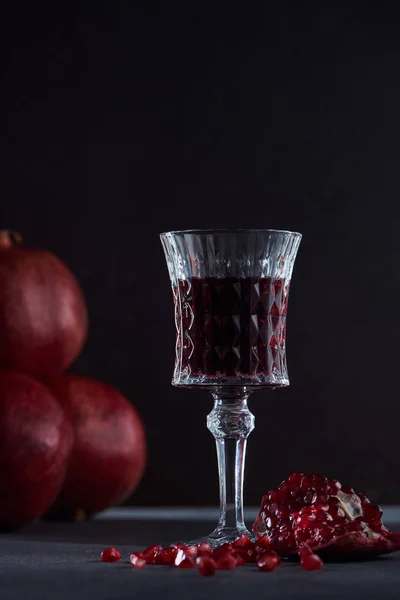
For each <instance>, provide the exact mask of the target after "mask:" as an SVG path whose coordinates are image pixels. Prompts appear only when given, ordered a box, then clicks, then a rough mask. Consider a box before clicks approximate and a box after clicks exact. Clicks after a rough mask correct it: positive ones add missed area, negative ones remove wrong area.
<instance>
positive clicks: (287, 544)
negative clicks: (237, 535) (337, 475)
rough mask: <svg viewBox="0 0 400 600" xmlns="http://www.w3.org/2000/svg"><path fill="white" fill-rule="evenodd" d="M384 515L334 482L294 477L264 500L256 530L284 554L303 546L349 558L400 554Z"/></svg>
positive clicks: (398, 537) (398, 542)
mask: <svg viewBox="0 0 400 600" xmlns="http://www.w3.org/2000/svg"><path fill="white" fill-rule="evenodd" d="M381 517H382V511H381V509H380V508H379V506H377V505H376V504H371V503H370V502H369V500H368V498H366V496H364V494H360V493H356V492H355V491H354V490H353V488H351V487H345V486H342V484H341V483H339V481H337V480H336V479H329V478H327V477H323V476H322V475H313V474H308V473H293V475H290V477H288V479H286V480H285V481H283V482H282V483H281V485H280V486H279V487H278V488H276V489H274V490H271V491H270V492H268V493H267V494H266V495H265V496H264V497H263V499H262V501H261V509H260V512H259V514H258V517H257V519H256V521H255V523H254V525H253V531H254V533H255V535H256V536H258V537H259V536H262V535H265V534H267V535H268V536H269V537H270V541H271V548H273V549H274V550H276V552H279V553H280V554H282V555H285V556H290V555H292V554H297V553H298V552H299V551H300V550H301V549H302V548H308V549H311V550H315V551H318V553H319V554H323V555H325V556H347V557H356V556H357V555H360V554H362V555H366V554H367V555H377V554H386V553H388V552H394V551H396V550H400V533H391V532H390V531H389V530H388V529H387V528H386V527H385V526H384V524H383V523H382V520H381Z"/></svg>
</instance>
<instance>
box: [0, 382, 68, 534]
mask: <svg viewBox="0 0 400 600" xmlns="http://www.w3.org/2000/svg"><path fill="white" fill-rule="evenodd" d="M72 440H73V432H72V428H71V425H70V423H69V420H68V419H67V417H66V415H65V413H64V411H63V409H62V408H61V406H60V404H59V402H58V401H57V400H56V399H55V398H54V396H53V395H52V394H51V393H50V391H49V390H48V389H47V388H46V387H45V386H44V385H42V384H41V383H38V382H37V381H35V380H33V379H31V378H30V377H27V376H26V375H22V374H20V373H13V372H1V373H0V529H2V530H12V529H15V528H18V527H20V526H22V525H26V524H28V523H30V522H31V521H34V520H35V519H37V518H39V517H40V516H42V515H43V514H44V513H45V512H46V511H47V509H48V508H49V506H50V505H51V504H52V503H53V502H54V500H55V498H56V496H57V494H58V493H59V491H60V489H61V485H62V483H63V480H64V476H65V472H66V466H67V459H68V456H69V453H70V450H71V447H72Z"/></svg>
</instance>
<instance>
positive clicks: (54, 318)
mask: <svg viewBox="0 0 400 600" xmlns="http://www.w3.org/2000/svg"><path fill="white" fill-rule="evenodd" d="M19 241H20V238H19V237H18V236H17V235H15V234H14V235H11V234H10V233H9V232H4V231H3V232H0V368H2V369H9V370H15V371H19V372H21V373H26V374H27V375H31V376H32V377H34V378H36V379H41V380H45V379H47V378H48V377H51V376H55V375H59V374H61V373H62V372H63V371H64V370H65V369H66V368H67V367H68V366H69V365H70V364H71V363H72V361H73V360H74V359H75V358H76V357H77V355H78V354H79V352H80V350H81V349H82V346H83V344H84V341H85V338H86V333H87V326H88V319H87V311H86V306H85V301H84V298H83V295H82V292H81V290H80V288H79V285H78V283H77V281H76V279H75V277H74V276H73V274H72V273H71V271H70V270H69V269H68V268H67V267H66V266H65V265H64V264H63V263H62V262H61V261H60V260H59V259H58V258H57V257H56V256H54V254H51V253H50V252H47V251H46V250H40V249H38V248H27V247H24V246H22V245H20V244H19V243H18V242H19Z"/></svg>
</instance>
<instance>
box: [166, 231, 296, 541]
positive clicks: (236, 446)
mask: <svg viewBox="0 0 400 600" xmlns="http://www.w3.org/2000/svg"><path fill="white" fill-rule="evenodd" d="M160 237H161V242H162V245H163V249H164V252H165V256H166V260H167V265H168V271H169V276H170V279H171V284H172V293H173V299H174V307H175V325H176V346H175V349H176V352H175V368H174V374H173V379H172V384H173V385H175V386H178V387H187V388H202V389H207V390H209V391H210V392H211V394H212V396H213V398H214V408H213V410H212V411H211V413H210V414H209V415H208V417H207V426H208V429H209V430H210V431H211V433H212V434H213V435H214V437H215V440H216V446H217V457H218V473H219V491H220V518H219V522H218V525H217V527H216V528H215V530H214V531H213V532H212V533H211V534H209V535H208V536H205V537H204V538H201V540H196V543H200V542H204V541H206V542H208V543H209V544H210V545H211V546H212V547H216V546H218V545H220V544H223V543H227V542H233V541H234V540H236V539H237V538H239V537H240V536H241V535H243V534H245V535H249V536H251V533H250V532H249V531H248V530H247V528H246V525H245V522H244V515H243V476H244V464H245V454H246V442H247V437H248V436H249V434H250V433H251V431H252V430H253V429H254V415H253V414H252V413H251V412H250V410H249V408H248V405H247V400H248V397H249V395H250V394H251V392H253V391H255V390H272V389H275V388H280V387H285V386H288V385H289V378H288V371H287V364H286V315H287V307H288V297H289V286H290V281H291V276H292V271H293V266H294V262H295V259H296V255H297V250H298V247H299V244H300V241H301V234H300V233H295V232H291V231H280V230H273V229H249V230H247V229H215V230H207V229H206V230H187V231H171V232H167V233H162V234H161V235H160ZM191 543H193V542H191Z"/></svg>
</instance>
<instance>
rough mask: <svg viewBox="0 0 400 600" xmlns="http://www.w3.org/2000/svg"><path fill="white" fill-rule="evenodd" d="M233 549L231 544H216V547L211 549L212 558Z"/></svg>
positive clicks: (216, 558) (216, 557)
mask: <svg viewBox="0 0 400 600" xmlns="http://www.w3.org/2000/svg"><path fill="white" fill-rule="evenodd" d="M232 550H233V546H232V544H222V546H218V547H217V548H215V549H214V550H213V551H212V555H211V556H212V557H213V559H214V560H218V559H219V558H220V557H221V556H224V554H228V553H230V552H232Z"/></svg>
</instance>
